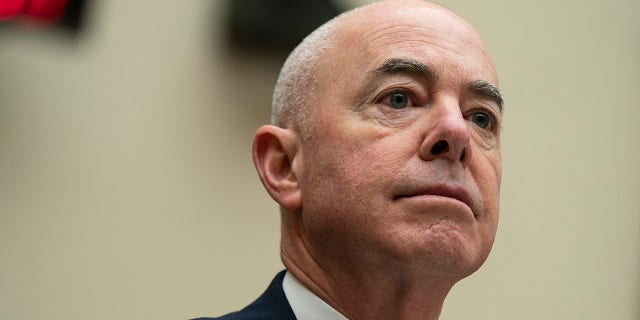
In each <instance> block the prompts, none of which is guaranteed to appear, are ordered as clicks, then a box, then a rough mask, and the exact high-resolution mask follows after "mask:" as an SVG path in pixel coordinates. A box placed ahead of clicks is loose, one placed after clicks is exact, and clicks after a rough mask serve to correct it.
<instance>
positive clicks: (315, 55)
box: [271, 15, 342, 135]
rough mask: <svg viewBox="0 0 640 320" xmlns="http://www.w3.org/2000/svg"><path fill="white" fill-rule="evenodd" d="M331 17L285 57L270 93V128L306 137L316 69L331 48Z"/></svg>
mask: <svg viewBox="0 0 640 320" xmlns="http://www.w3.org/2000/svg"><path fill="white" fill-rule="evenodd" d="M341 16H342V15H340V16H338V17H335V18H333V19H331V20H329V21H328V22H326V23H325V24H323V25H322V26H320V27H319V28H318V29H316V30H315V31H313V32H312V33H311V34H309V35H308V36H307V37H306V38H304V40H302V42H301V43H300V44H299V45H298V46H297V47H296V48H295V49H294V50H293V51H292V52H291V54H289V57H288V58H287V60H286V61H285V63H284V65H283V66H282V69H281V70H280V75H279V76H278V80H277V82H276V85H275V88H274V90H273V101H272V109H271V124H273V125H276V126H279V127H288V126H293V127H294V128H295V129H297V130H299V131H300V133H301V134H303V135H307V133H308V125H309V123H308V120H307V118H308V116H307V115H308V107H309V104H310V103H311V102H312V101H313V100H314V99H313V98H314V97H315V94H316V93H315V89H316V83H317V81H318V79H317V78H316V76H315V74H316V68H317V66H318V63H319V61H320V59H321V58H322V56H323V53H324V52H325V51H326V50H327V48H329V47H330V46H331V44H332V38H335V37H332V35H333V34H334V31H335V29H336V28H335V26H336V24H337V23H336V21H337V20H338V18H339V17H341Z"/></svg>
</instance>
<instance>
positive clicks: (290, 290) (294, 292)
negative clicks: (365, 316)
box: [282, 271, 348, 320]
mask: <svg viewBox="0 0 640 320" xmlns="http://www.w3.org/2000/svg"><path fill="white" fill-rule="evenodd" d="M282 289H283V290H284V295H285V296H287V300H289V305H290V306H291V309H292V310H293V313H294V314H295V315H296V318H297V319H298V320H348V319H347V318H346V317H345V316H343V315H342V314H341V313H340V312H338V311H337V310H336V309H334V308H332V307H331V306H330V305H328V304H327V303H326V302H324V301H323V300H322V299H320V298H319V297H318V296H316V295H315V294H314V293H313V292H311V290H309V289H307V287H305V286H304V285H303V284H302V283H300V281H298V279H296V278H295V277H294V276H293V275H292V274H290V273H289V271H287V273H286V274H285V275H284V280H282Z"/></svg>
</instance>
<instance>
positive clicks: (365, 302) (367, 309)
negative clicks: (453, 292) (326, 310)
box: [281, 226, 457, 320]
mask: <svg viewBox="0 0 640 320" xmlns="http://www.w3.org/2000/svg"><path fill="white" fill-rule="evenodd" d="M286 230H287V228H286V227H284V226H283V238H282V244H281V256H282V261H283V263H284V265H285V266H286V267H287V269H288V271H289V272H290V273H291V274H293V275H294V276H295V277H296V278H297V279H298V280H299V281H300V282H301V283H302V284H304V285H305V286H306V287H307V288H308V289H309V290H311V291H312V292H313V293H314V294H316V295H317V296H318V297H320V298H321V299H322V300H324V301H325V302H327V303H328V304H329V305H331V306H332V307H333V308H334V309H336V310H338V311H339V312H340V313H342V314H344V315H345V316H346V317H348V318H349V319H353V320H355V319H406V320H409V319H421V320H436V319H438V317H439V315H440V311H441V310H442V305H443V303H444V299H445V297H446V295H447V293H448V292H449V290H450V289H451V287H452V286H453V285H454V284H455V282H456V280H457V279H448V278H445V277H442V275H437V274H436V275H434V274H428V273H426V272H423V271H416V270H411V269H409V268H407V267H406V266H402V265H399V264H396V265H394V264H393V263H390V262H389V261H378V262H379V263H378V262H376V261H355V260H353V259H351V258H350V259H331V258H329V259H319V258H317V257H314V256H313V255H312V254H311V253H310V252H309V251H308V250H307V246H306V245H305V241H303V240H302V239H299V238H297V237H295V235H300V233H298V232H294V234H288V235H287V234H285V233H286V232H287V231H286ZM290 236H293V237H290ZM363 266H364V267H363Z"/></svg>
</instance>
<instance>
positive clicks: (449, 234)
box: [411, 222, 491, 280]
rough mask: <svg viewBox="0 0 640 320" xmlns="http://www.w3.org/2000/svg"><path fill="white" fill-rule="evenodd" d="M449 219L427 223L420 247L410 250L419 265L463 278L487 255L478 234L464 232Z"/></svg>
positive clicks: (433, 272)
mask: <svg viewBox="0 0 640 320" xmlns="http://www.w3.org/2000/svg"><path fill="white" fill-rule="evenodd" d="M450 224H452V222H441V223H438V224H434V225H432V226H430V227H429V228H428V229H427V230H424V231H423V234H422V235H421V238H422V239H420V242H421V244H420V245H419V248H417V250H416V252H413V254H411V255H412V256H413V260H414V262H418V263H419V266H417V267H418V268H421V269H424V271H427V272H428V273H431V274H439V275H442V276H447V277H451V278H454V279H456V280H460V279H463V278H465V277H467V276H469V275H471V274H472V273H474V272H475V271H476V270H478V269H479V268H480V266H482V264H483V263H484V261H485V260H486V259H487V257H488V255H489V250H490V247H491V245H489V246H488V248H487V246H486V245H484V244H483V243H482V241H481V240H480V239H478V238H477V236H478V234H474V233H470V232H463V231H461V230H460V229H459V228H458V227H457V226H455V225H453V226H452V225H450Z"/></svg>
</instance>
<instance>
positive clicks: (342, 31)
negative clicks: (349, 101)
mask: <svg viewBox="0 0 640 320" xmlns="http://www.w3.org/2000/svg"><path fill="white" fill-rule="evenodd" d="M336 39H337V40H336V42H335V46H334V47H333V50H330V51H331V52H330V54H329V55H327V60H328V62H329V63H328V64H325V66H326V67H327V68H328V69H336V68H339V70H341V72H343V73H347V72H348V73H349V74H350V75H351V76H354V75H355V74H357V73H360V72H366V71H367V70H371V69H373V68H376V67H377V66H379V65H381V64H382V63H383V62H384V61H386V60H388V59H393V58H411V59H413V60H416V61H420V62H422V63H424V64H425V65H428V66H429V67H431V68H432V69H434V70H435V71H437V72H438V73H451V72H453V73H456V74H457V75H458V77H459V76H463V77H469V78H478V79H483V80H486V81H488V82H492V83H494V84H496V85H497V75H496V73H495V70H494V68H493V64H492V62H491V59H490V58H489V55H488V53H487V51H486V49H485V47H484V45H483V43H482V40H481V39H480V37H479V36H478V35H477V33H476V32H475V31H474V30H473V28H472V27H471V26H470V25H469V24H467V23H466V22H465V21H464V20H462V19H461V18H459V17H458V16H456V15H455V14H453V13H452V12H450V11H448V10H447V9H445V8H442V7H439V6H435V5H430V4H429V5H426V4H423V3H421V4H416V3H413V2H409V3H406V2H404V1H400V2H390V3H384V4H382V5H380V6H372V7H370V8H364V9H363V10H360V11H356V12H354V13H353V14H352V15H350V16H348V17H345V19H344V21H342V23H341V24H340V25H339V27H338V30H337V32H336Z"/></svg>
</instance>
